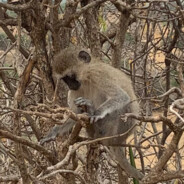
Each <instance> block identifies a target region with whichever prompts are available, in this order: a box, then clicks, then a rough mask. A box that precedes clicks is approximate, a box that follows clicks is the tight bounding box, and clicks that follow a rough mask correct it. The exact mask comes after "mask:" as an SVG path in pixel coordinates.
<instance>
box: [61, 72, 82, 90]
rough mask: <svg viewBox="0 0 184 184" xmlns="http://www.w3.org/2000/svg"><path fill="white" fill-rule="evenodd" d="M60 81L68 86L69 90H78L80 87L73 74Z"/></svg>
mask: <svg viewBox="0 0 184 184" xmlns="http://www.w3.org/2000/svg"><path fill="white" fill-rule="evenodd" d="M62 79H63V80H64V82H65V83H66V84H67V85H68V87H69V89H70V90H78V89H79V88H80V86H81V83H80V82H79V81H78V80H77V79H76V75H75V74H72V75H71V76H68V75H66V76H64V77H63V78H62Z"/></svg>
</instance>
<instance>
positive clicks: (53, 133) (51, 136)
mask: <svg viewBox="0 0 184 184" xmlns="http://www.w3.org/2000/svg"><path fill="white" fill-rule="evenodd" d="M74 125H75V121H74V120H72V119H68V120H67V121H66V122H65V123H64V124H63V125H55V126H54V127H53V128H52V129H51V130H50V131H49V133H48V134H47V135H46V136H45V137H44V138H43V139H41V140H40V144H44V143H45V142H49V141H52V140H55V138H56V137H57V136H63V135H65V134H67V133H68V134H69V133H70V132H71V130H72V128H73V126H74Z"/></svg>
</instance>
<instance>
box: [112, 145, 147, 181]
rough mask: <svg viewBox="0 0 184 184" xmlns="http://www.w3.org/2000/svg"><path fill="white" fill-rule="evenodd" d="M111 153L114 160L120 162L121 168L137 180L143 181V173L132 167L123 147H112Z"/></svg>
mask: <svg viewBox="0 0 184 184" xmlns="http://www.w3.org/2000/svg"><path fill="white" fill-rule="evenodd" d="M110 151H111V153H112V156H113V158H114V159H115V160H117V161H118V164H119V165H120V167H121V168H122V169H123V170H124V171H125V172H126V173H127V174H128V175H130V176H131V177H133V178H135V179H137V180H141V179H142V178H143V177H144V175H143V174H142V173H141V172H139V171H138V170H137V169H136V168H134V167H133V166H131V165H130V163H129V162H128V160H127V159H126V157H125V155H124V152H123V150H122V148H121V147H110Z"/></svg>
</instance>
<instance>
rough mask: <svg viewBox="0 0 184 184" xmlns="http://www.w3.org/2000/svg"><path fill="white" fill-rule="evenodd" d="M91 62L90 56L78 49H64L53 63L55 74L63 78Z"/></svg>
mask: <svg viewBox="0 0 184 184" xmlns="http://www.w3.org/2000/svg"><path fill="white" fill-rule="evenodd" d="M90 61H91V56H90V54H89V53H88V52H87V51H85V50H82V49H79V48H76V47H69V48H66V49H63V50H62V51H61V52H60V53H59V54H57V55H56V56H55V57H54V61H53V63H52V69H53V74H54V75H55V76H56V77H59V78H62V77H63V76H65V75H66V74H68V73H69V72H72V71H74V70H75V71H76V69H78V68H80V66H81V65H84V64H88V63H90Z"/></svg>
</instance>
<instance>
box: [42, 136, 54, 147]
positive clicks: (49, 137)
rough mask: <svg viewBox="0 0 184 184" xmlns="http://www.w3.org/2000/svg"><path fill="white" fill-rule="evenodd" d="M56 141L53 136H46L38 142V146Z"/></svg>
mask: <svg viewBox="0 0 184 184" xmlns="http://www.w3.org/2000/svg"><path fill="white" fill-rule="evenodd" d="M55 139H56V136H55V135H52V136H46V137H44V138H42V139H41V140H40V145H43V144H44V143H45V142H50V141H54V140H55Z"/></svg>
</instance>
